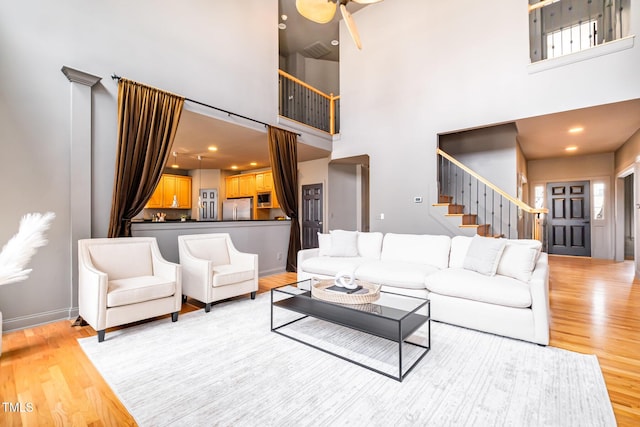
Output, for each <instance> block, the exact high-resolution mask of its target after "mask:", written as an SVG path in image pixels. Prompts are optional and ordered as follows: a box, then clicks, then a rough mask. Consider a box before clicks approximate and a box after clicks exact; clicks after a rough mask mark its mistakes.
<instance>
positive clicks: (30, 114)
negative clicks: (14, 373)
mask: <svg viewBox="0 0 640 427" xmlns="http://www.w3.org/2000/svg"><path fill="white" fill-rule="evenodd" d="M0 10H2V13H0V76H2V79H0V148H1V149H2V159H3V160H5V162H3V163H4V165H3V167H2V168H1V169H0V178H1V179H2V181H3V182H4V183H5V186H4V187H3V190H2V199H3V200H4V202H3V203H2V211H1V214H0V219H1V222H0V244H1V245H4V243H5V242H6V241H7V240H9V238H10V237H11V236H12V235H13V234H14V233H15V232H16V231H17V228H18V221H19V219H20V218H21V217H22V215H24V214H25V213H27V212H33V211H39V212H44V211H53V212H55V213H56V215H57V218H56V220H55V222H54V224H53V227H52V228H51V230H50V233H49V244H48V245H47V246H46V247H44V248H41V249H40V250H39V251H38V253H37V254H36V256H35V258H34V260H33V262H32V263H31V264H30V267H32V268H33V273H32V274H31V276H30V278H29V279H28V280H27V281H25V282H22V283H16V284H11V285H7V286H2V287H0V311H2V313H3V318H4V327H5V330H9V329H14V328H20V327H25V326H30V325H34V324H37V323H42V322H46V321H50V320H55V319H61V318H67V317H69V316H72V315H73V314H74V313H75V312H76V311H77V300H76V296H75V292H74V287H73V285H72V283H73V277H72V273H73V275H75V274H76V273H75V272H74V271H73V268H72V262H71V261H72V248H73V247H74V246H75V245H76V244H77V243H76V242H75V241H72V239H71V231H70V230H71V227H70V224H72V221H77V220H78V218H71V216H70V208H69V205H70V200H71V196H72V194H71V190H70V185H71V182H73V180H77V179H80V178H79V177H78V176H77V171H75V170H71V168H70V160H69V158H70V153H71V146H70V129H71V120H70V113H69V111H70V99H71V96H70V83H69V81H68V79H67V78H66V77H65V76H64V75H63V74H62V73H61V72H60V69H61V67H62V66H63V65H66V66H68V67H71V68H75V69H78V70H83V71H85V72H88V73H91V74H94V75H97V76H101V77H102V78H103V79H102V81H101V82H100V83H98V84H97V85H96V86H94V87H93V92H92V101H93V113H92V131H91V134H92V150H93V152H92V158H93V162H92V181H93V182H92V193H93V194H92V195H91V196H89V195H79V194H74V195H73V196H74V197H91V210H92V213H91V214H90V216H91V220H92V225H91V230H92V232H91V234H92V235H93V236H94V237H104V236H106V234H107V229H108V219H109V214H110V210H111V195H112V186H113V171H114V164H115V150H116V126H117V121H116V112H117V109H116V102H117V85H116V84H115V83H114V82H113V81H112V80H111V79H110V78H109V76H110V75H111V74H112V73H117V74H119V75H121V76H123V77H127V78H130V79H133V80H137V81H140V82H143V83H146V84H149V85H151V86H155V87H159V88H162V89H165V90H169V91H172V92H174V93H178V94H181V95H184V96H187V97H190V98H194V99H197V100H199V101H202V102H205V103H208V104H211V105H215V106H218V107H221V108H224V109H227V110H230V111H233V112H236V113H239V114H242V115H245V116H248V117H252V118H255V119H257V120H261V121H265V122H270V123H275V122H276V118H277V108H278V100H277V90H278V80H277V79H278V77H277V68H278V34H277V32H278V29H277V27H276V25H275V24H274V22H276V17H277V14H278V2H277V1H276V0H244V1H242V2H233V1H224V2H223V1H215V2H210V1H196V0H192V1H189V2H186V3H185V2H174V1H169V0H160V1H157V0H154V1H152V0H140V1H136V2H128V1H123V0H105V1H100V2H84V1H78V0H60V1H56V2H50V1H45V0H28V1H23V2H12V1H8V0H0ZM269 17H272V18H273V19H269ZM248 64H250V66H247V65H248ZM87 237H89V236H87Z"/></svg>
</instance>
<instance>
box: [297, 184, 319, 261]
mask: <svg viewBox="0 0 640 427" xmlns="http://www.w3.org/2000/svg"><path fill="white" fill-rule="evenodd" d="M318 233H322V184H311V185H303V186H302V249H309V248H317V247H318Z"/></svg>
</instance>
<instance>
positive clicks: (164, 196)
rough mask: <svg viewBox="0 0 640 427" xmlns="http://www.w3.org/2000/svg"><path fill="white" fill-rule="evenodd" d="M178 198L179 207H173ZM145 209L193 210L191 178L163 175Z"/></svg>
mask: <svg viewBox="0 0 640 427" xmlns="http://www.w3.org/2000/svg"><path fill="white" fill-rule="evenodd" d="M173 196H176V200H177V202H178V206H177V207H176V206H173ZM145 208H148V209H149V208H151V209H154V208H155V209H160V208H161V209H171V208H174V209H191V177H190V176H181V175H167V174H163V175H162V178H160V182H159V183H158V186H157V187H156V189H155V191H154V192H153V195H152V196H151V198H150V199H149V201H148V202H147V205H146V206H145Z"/></svg>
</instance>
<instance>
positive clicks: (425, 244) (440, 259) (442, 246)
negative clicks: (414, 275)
mask: <svg viewBox="0 0 640 427" xmlns="http://www.w3.org/2000/svg"><path fill="white" fill-rule="evenodd" d="M450 247H451V238H450V237H449V236H433V235H427V234H394V233H387V234H385V236H384V240H383V241H382V254H381V255H380V259H381V260H382V261H400V262H407V263H414V264H424V265H430V266H433V267H437V268H447V266H448V265H449V249H450Z"/></svg>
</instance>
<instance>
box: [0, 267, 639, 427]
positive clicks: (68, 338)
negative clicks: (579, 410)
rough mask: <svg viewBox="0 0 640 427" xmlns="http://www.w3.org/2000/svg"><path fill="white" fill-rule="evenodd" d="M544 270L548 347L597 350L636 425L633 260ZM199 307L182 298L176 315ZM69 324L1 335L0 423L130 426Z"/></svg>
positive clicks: (612, 389) (265, 284)
mask: <svg viewBox="0 0 640 427" xmlns="http://www.w3.org/2000/svg"><path fill="white" fill-rule="evenodd" d="M550 268H551V271H550V275H551V277H550V299H551V311H552V314H551V317H552V319H551V343H550V345H552V346H555V347H560V348H564V349H568V350H572V351H577V352H582V353H590V354H596V355H597V356H598V360H599V362H600V366H601V367H602V372H603V374H604V378H605V382H606V384H607V389H608V391H609V396H610V398H611V402H612V404H613V409H614V412H615V415H616V419H617V421H618V424H619V425H620V426H637V425H640V282H639V281H636V280H634V279H633V263H632V262H630V261H625V262H622V263H615V262H611V261H603V260H592V259H585V258H572V257H557V256H552V257H550ZM293 281H295V274H293V273H285V274H281V275H276V276H271V277H266V278H263V279H260V292H266V291H268V290H269V289H271V288H272V287H275V286H279V285H281V284H284V283H289V282H293ZM201 307H202V305H201V304H199V303H197V302H195V301H191V300H189V302H188V304H184V305H183V310H182V312H183V313H185V312H189V311H193V310H197V309H199V308H201ZM213 309H215V307H214V308H213ZM70 324H71V322H70V321H60V322H55V323H51V324H48V325H44V326H39V327H35V328H30V329H25V330H21V331H15V332H10V333H6V334H5V335H4V336H3V344H4V345H3V354H2V357H0V401H2V402H12V403H14V404H15V403H18V402H19V403H21V404H22V405H23V406H22V408H21V409H22V410H23V412H11V411H7V410H5V407H6V405H3V406H0V426H49V425H60V426H63V425H79V426H80V425H90V426H116V425H117V426H123V425H135V421H134V420H133V419H132V418H131V416H130V415H129V414H128V412H127V410H126V409H125V408H124V407H123V406H122V404H121V403H120V402H119V401H118V399H117V398H116V396H115V395H114V394H113V392H112V391H111V390H110V388H109V386H108V385H107V384H106V383H105V382H104V380H103V379H102V377H101V376H100V374H98V372H97V371H96V370H95V368H94V367H93V365H92V364H91V363H90V362H89V360H88V359H87V357H86V356H85V354H84V352H83V351H82V349H81V348H80V346H79V345H78V343H77V341H76V340H77V338H80V337H87V336H93V335H95V332H94V331H93V329H91V327H89V326H85V327H71V326H70ZM107 336H108V332H107ZM29 405H32V406H33V410H32V411H30V407H29ZM7 409H8V408H7ZM14 409H15V406H14Z"/></svg>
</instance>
